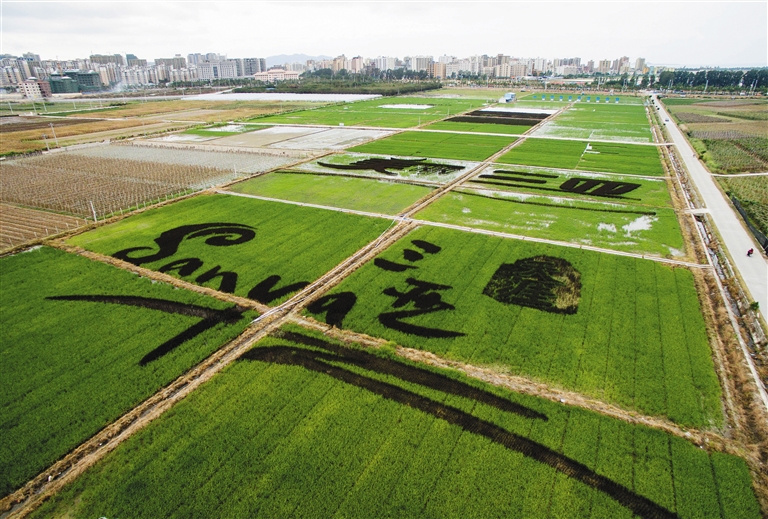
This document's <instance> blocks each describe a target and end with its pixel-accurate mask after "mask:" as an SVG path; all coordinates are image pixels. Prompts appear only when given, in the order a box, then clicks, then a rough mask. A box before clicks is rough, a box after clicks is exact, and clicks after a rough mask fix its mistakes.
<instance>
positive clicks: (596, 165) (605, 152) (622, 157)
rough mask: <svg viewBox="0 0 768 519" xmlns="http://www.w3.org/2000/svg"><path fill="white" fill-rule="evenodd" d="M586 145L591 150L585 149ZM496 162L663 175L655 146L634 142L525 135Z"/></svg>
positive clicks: (629, 173)
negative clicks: (573, 139)
mask: <svg viewBox="0 0 768 519" xmlns="http://www.w3.org/2000/svg"><path fill="white" fill-rule="evenodd" d="M588 145H589V146H590V147H591V150H587V146H588ZM588 151H589V152H588ZM497 162H499V163H503V164H522V165H528V166H541V167H550V168H560V169H576V170H585V171H598V172H600V171H604V172H610V173H623V174H628V175H644V176H663V175H664V170H663V168H662V166H661V160H660V158H659V152H658V150H657V149H656V146H643V145H637V144H618V143H617V144H608V143H591V142H589V141H571V140H556V139H537V138H527V139H526V140H525V142H523V143H522V144H520V145H518V146H515V147H514V148H513V149H512V150H510V151H509V152H508V153H506V154H504V155H503V156H502V157H500V158H499V159H498V160H497Z"/></svg>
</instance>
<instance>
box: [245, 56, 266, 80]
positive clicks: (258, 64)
mask: <svg viewBox="0 0 768 519" xmlns="http://www.w3.org/2000/svg"><path fill="white" fill-rule="evenodd" d="M265 70H267V60H266V59H264V58H243V75H244V76H252V75H254V74H256V73H257V72H263V71H265Z"/></svg>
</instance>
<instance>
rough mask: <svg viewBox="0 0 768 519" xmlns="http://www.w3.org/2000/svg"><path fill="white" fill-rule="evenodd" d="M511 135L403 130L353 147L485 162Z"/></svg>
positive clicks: (387, 152) (509, 142) (509, 140)
mask: <svg viewBox="0 0 768 519" xmlns="http://www.w3.org/2000/svg"><path fill="white" fill-rule="evenodd" d="M514 141H515V139H514V138H512V137H497V136H491V135H466V134H455V133H454V134H452V133H431V132H403V133H398V134H396V135H392V136H391V137H386V138H384V139H379V140H377V141H372V142H368V143H366V144H362V145H360V146H355V147H354V148H350V149H349V150H348V151H351V152H357V153H378V154H390V155H400V156H403V157H434V158H442V159H456V160H473V161H483V160H486V159H487V158H488V157H490V156H491V155H493V154H494V153H497V152H498V151H500V150H502V149H503V148H504V147H505V146H509V145H510V144H512V143H513V142H514Z"/></svg>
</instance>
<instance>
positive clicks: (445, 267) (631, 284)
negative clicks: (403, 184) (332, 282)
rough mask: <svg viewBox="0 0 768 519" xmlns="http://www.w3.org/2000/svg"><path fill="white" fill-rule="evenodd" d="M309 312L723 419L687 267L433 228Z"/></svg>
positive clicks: (557, 380) (676, 416)
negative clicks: (675, 266) (671, 266)
mask: <svg viewBox="0 0 768 519" xmlns="http://www.w3.org/2000/svg"><path fill="white" fill-rule="evenodd" d="M307 312H308V313H309V314H310V315H314V316H315V317H317V318H319V319H326V320H327V322H329V323H333V324H335V325H336V326H339V327H341V326H343V327H345V328H349V329H352V330H355V331H359V332H363V333H366V334H369V335H373V336H377V337H382V338H385V339H389V340H393V341H396V342H397V343H398V344H401V345H403V346H409V347H413V348H419V349H424V350H428V351H431V352H433V353H436V354H438V355H440V356H444V357H448V358H451V359H457V360H461V361H466V362H470V363H472V364H480V365H493V366H497V367H498V368H499V369H501V370H504V371H509V372H511V373H515V374H519V375H522V376H527V377H532V378H534V379H536V380H541V381H545V382H549V383H554V384H556V385H558V386H561V387H565V388H569V389H573V390H575V391H579V392H582V393H584V394H588V395H593V396H595V397H597V398H602V399H605V400H606V401H609V402H615V403H618V404H619V405H622V406H626V407H628V408H632V409H637V410H640V411H642V412H643V413H646V414H650V415H664V416H668V417H669V418H670V419H672V420H674V421H676V422H678V423H681V424H686V425H694V426H705V427H709V426H716V425H717V424H720V423H721V422H722V411H721V409H720V387H719V385H718V381H717V378H716V376H715V372H714V367H713V363H712V359H711V357H710V351H709V344H708V340H707V333H706V329H705V326H704V321H703V318H702V315H701V311H700V307H699V302H698V298H697V296H696V290H695V288H694V285H693V278H692V275H691V273H690V272H689V271H688V270H686V269H682V268H670V267H669V266H666V265H662V264H660V263H657V262H653V261H649V260H643V259H639V258H631V257H624V256H617V255H609V254H602V253H598V252H593V251H587V250H580V249H575V248H570V247H558V246H554V245H546V244H538V243H531V242H521V241H517V240H506V239H503V238H498V237H494V236H488V235H482V234H473V233H465V232H461V231H455V230H450V229H443V228H435V227H426V226H425V227H420V228H418V229H416V230H415V231H413V232H411V233H410V234H409V235H408V236H406V237H405V238H403V239H401V240H400V241H398V242H397V243H395V244H393V245H392V246H390V247H389V248H388V249H387V251H385V252H384V253H382V254H381V255H379V257H377V258H376V259H375V260H374V261H373V262H369V263H367V264H365V265H363V266H362V267H361V268H360V269H358V270H357V271H355V273H353V274H352V275H351V276H350V277H348V278H347V279H345V280H344V281H343V282H342V283H341V284H340V285H339V286H337V287H336V288H334V289H333V290H332V291H331V293H330V295H328V296H326V297H325V298H324V299H323V300H321V301H320V302H318V303H317V305H316V306H310V307H308V309H307ZM662 316H663V318H662Z"/></svg>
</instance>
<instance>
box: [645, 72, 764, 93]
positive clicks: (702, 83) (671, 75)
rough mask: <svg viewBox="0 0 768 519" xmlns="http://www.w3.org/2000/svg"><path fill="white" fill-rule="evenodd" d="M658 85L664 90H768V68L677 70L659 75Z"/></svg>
mask: <svg viewBox="0 0 768 519" xmlns="http://www.w3.org/2000/svg"><path fill="white" fill-rule="evenodd" d="M657 84H658V85H659V86H660V87H662V88H672V89H679V90H704V89H705V88H707V89H717V90H755V91H765V90H766V88H768V68H760V69H752V70H748V71H746V72H744V71H742V70H719V69H715V70H699V71H697V72H694V71H691V70H685V69H681V70H675V71H665V72H662V73H661V74H659V80H658V82H657Z"/></svg>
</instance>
